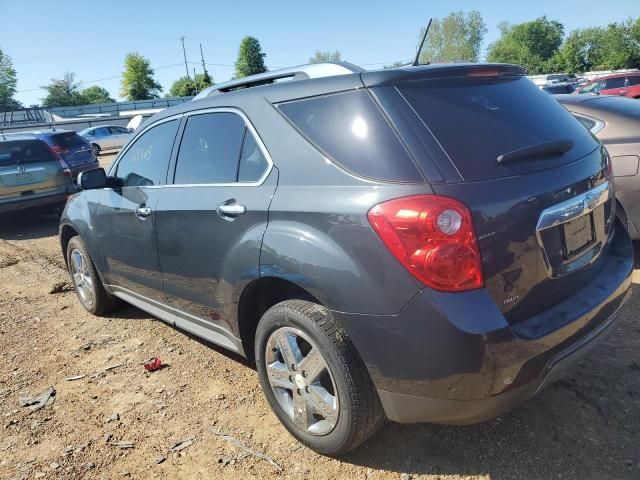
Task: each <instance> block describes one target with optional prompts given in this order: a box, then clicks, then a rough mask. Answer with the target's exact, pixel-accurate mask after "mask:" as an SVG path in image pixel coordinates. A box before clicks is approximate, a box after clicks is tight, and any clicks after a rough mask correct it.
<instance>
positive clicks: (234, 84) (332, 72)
mask: <svg viewBox="0 0 640 480" xmlns="http://www.w3.org/2000/svg"><path fill="white" fill-rule="evenodd" d="M360 72H364V69H363V68H361V67H358V66H357V65H353V64H352V63H348V62H325V63H312V64H309V65H300V66H298V67H291V68H283V69H281V70H274V71H273V72H265V73H259V74H257V75H250V76H248V77H243V78H239V79H238V80H229V81H228V82H223V83H217V84H215V85H212V86H210V87H207V88H205V89H204V90H202V91H201V92H200V93H199V94H198V95H196V96H195V97H193V100H199V99H201V98H205V97H209V96H211V95H217V94H219V93H227V92H232V91H234V90H239V89H242V88H250V87H257V86H260V85H269V84H271V83H276V82H277V81H278V80H308V79H310V78H322V77H333V76H336V75H348V74H350V73H360Z"/></svg>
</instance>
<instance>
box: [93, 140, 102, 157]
mask: <svg viewBox="0 0 640 480" xmlns="http://www.w3.org/2000/svg"><path fill="white" fill-rule="evenodd" d="M91 150H93V154H94V155H95V156H96V158H97V157H98V155H100V152H101V151H102V149H101V148H100V145H98V144H97V143H92V144H91Z"/></svg>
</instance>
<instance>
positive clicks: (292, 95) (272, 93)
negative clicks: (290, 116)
mask: <svg viewBox="0 0 640 480" xmlns="http://www.w3.org/2000/svg"><path fill="white" fill-rule="evenodd" d="M354 67H355V66H354ZM356 68H357V67H356ZM487 68H489V69H499V70H501V71H503V73H504V74H507V75H524V74H525V70H524V68H523V67H521V66H518V65H511V64H502V63H485V64H478V63H439V64H426V65H417V66H413V65H407V66H402V67H398V68H390V69H383V70H372V71H369V70H362V69H360V70H359V71H354V73H347V74H342V75H333V76H326V77H319V78H305V79H300V80H297V79H296V80H290V81H283V82H273V83H268V84H261V85H256V86H251V87H249V88H237V89H235V90H232V91H226V92H223V93H219V94H213V95H210V96H207V97H204V98H199V99H193V100H191V101H189V102H185V103H181V104H179V105H175V106H173V107H170V108H166V109H164V110H162V111H160V112H158V113H156V114H155V115H153V116H151V117H150V118H148V119H147V120H146V121H145V122H144V123H143V124H142V125H141V126H140V127H139V128H138V129H137V130H138V131H141V130H143V129H144V128H146V127H147V126H148V125H150V124H151V123H154V122H156V121H158V120H161V119H163V118H167V117H170V116H173V115H179V114H181V113H189V112H192V111H196V110H204V109H208V108H216V107H234V108H240V109H242V108H241V106H242V105H247V103H248V102H249V101H250V100H255V101H262V102H263V101H264V100H265V99H266V100H267V101H268V102H270V103H280V102H286V101H292V100H297V99H301V98H308V97H313V96H317V95H324V94H329V93H336V92H341V91H347V90H353V89H355V88H362V87H372V86H382V85H389V84H395V83H397V82H403V81H413V80H420V79H422V78H424V79H427V78H441V77H447V76H460V75H464V74H465V72H468V71H469V70H473V69H479V70H483V69H487ZM287 70H290V69H287ZM273 73H276V72H273ZM256 77H258V76H256ZM251 78H253V77H247V79H248V80H247V81H248V82H249V81H250V80H251Z"/></svg>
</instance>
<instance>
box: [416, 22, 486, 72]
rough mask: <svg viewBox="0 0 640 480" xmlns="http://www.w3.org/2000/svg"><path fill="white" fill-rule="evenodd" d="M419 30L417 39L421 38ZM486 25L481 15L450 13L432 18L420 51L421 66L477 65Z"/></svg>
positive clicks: (421, 32)
mask: <svg viewBox="0 0 640 480" xmlns="http://www.w3.org/2000/svg"><path fill="white" fill-rule="evenodd" d="M424 30H425V29H424V28H422V29H421V30H420V40H422V37H423V35H424ZM486 33H487V26H486V25H485V23H484V20H483V19H482V15H480V12H478V11H476V10H473V11H471V12H467V13H465V12H453V13H450V14H449V15H447V16H446V17H444V18H442V19H438V18H435V19H433V21H432V22H431V28H430V29H429V33H428V35H427V39H426V40H425V43H424V46H423V47H422V51H421V52H420V63H427V62H452V61H453V62H456V61H458V62H477V61H478V59H479V58H480V48H481V46H482V40H483V39H484V36H485V34H486Z"/></svg>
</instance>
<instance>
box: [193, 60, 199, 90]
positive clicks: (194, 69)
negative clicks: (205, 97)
mask: <svg viewBox="0 0 640 480" xmlns="http://www.w3.org/2000/svg"><path fill="white" fill-rule="evenodd" d="M193 85H194V86H195V87H196V95H197V94H198V82H197V81H196V67H193Z"/></svg>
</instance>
